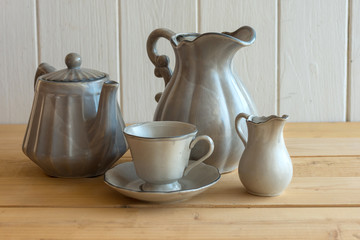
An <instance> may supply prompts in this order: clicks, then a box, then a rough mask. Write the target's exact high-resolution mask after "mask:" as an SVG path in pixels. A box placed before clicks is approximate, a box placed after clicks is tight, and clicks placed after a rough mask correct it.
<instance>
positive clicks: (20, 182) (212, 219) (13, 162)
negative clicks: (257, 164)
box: [0, 123, 360, 239]
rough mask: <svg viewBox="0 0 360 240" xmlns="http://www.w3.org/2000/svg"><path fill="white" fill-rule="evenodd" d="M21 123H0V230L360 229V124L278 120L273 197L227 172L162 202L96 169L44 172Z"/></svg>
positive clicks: (246, 233) (257, 234)
mask: <svg viewBox="0 0 360 240" xmlns="http://www.w3.org/2000/svg"><path fill="white" fill-rule="evenodd" d="M25 128H26V126H25V125H0V239H155V238H156V239H358V238H360V152H359V148H360V142H359V138H360V131H359V129H360V123H288V124H286V128H285V132H284V135H285V142H286V144H287V146H288V149H289V152H290V154H291V156H292V162H293V166H294V176H293V179H292V182H291V184H290V185H289V187H288V188H287V189H286V191H285V192H284V193H283V194H282V195H280V196H278V197H257V196H253V195H249V194H248V193H247V192H246V191H245V189H244V188H243V186H242V184H241V182H240V180H239V178H238V175H237V171H233V172H231V173H228V174H224V175H222V177H221V179H220V181H219V182H218V183H217V184H215V185H214V186H212V187H210V188H209V189H208V190H207V191H205V192H204V193H203V194H200V195H198V196H196V197H194V198H192V199H190V200H187V201H183V202H177V203H171V204H154V203H146V202H142V201H138V200H134V199H131V198H127V197H124V196H122V195H121V194H119V193H117V192H115V191H114V190H112V189H110V188H109V187H108V186H106V185H105V184H104V182H103V177H101V176H100V177H96V178H83V179H62V178H51V177H48V176H46V175H45V174H44V173H43V171H42V170H41V169H40V168H39V167H38V166H36V165H35V164H34V163H33V162H31V161H30V160H29V159H27V157H26V156H25V155H24V154H23V153H22V152H21V144H22V139H23V135H24V132H25ZM336 143H337V144H336ZM319 153H327V154H319ZM130 160H131V155H130V153H126V155H125V156H124V157H122V158H121V159H120V160H119V161H118V162H117V164H119V163H122V162H125V161H130Z"/></svg>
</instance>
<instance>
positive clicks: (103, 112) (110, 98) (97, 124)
mask: <svg viewBox="0 0 360 240" xmlns="http://www.w3.org/2000/svg"><path fill="white" fill-rule="evenodd" d="M118 88H119V83H117V82H115V81H106V82H104V85H103V87H102V89H101V94H100V101H99V107H98V112H97V115H96V118H95V121H94V122H93V124H92V126H91V130H90V133H91V138H92V146H93V148H94V149H95V148H97V147H98V146H102V147H108V148H109V149H113V151H117V153H113V154H114V155H117V154H120V153H121V155H122V154H124V152H125V151H126V150H127V143H126V140H125V136H124V134H123V129H124V128H125V123H124V120H123V118H122V115H121V111H120V107H119V104H118V102H117V99H116V96H117V90H118ZM100 142H101V143H102V144H99V143H100ZM113 146H118V147H115V148H113Z"/></svg>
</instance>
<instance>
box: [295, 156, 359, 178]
mask: <svg viewBox="0 0 360 240" xmlns="http://www.w3.org/2000/svg"><path fill="white" fill-rule="evenodd" d="M291 160H292V163H293V167H294V173H293V174H294V177H360V156H356V157H293V158H292V159H291Z"/></svg>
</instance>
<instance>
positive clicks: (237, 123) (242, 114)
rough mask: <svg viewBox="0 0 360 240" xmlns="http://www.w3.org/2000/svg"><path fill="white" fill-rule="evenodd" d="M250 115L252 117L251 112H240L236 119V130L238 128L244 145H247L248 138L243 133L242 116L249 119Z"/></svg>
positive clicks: (237, 130)
mask: <svg viewBox="0 0 360 240" xmlns="http://www.w3.org/2000/svg"><path fill="white" fill-rule="evenodd" d="M249 117H250V115H249V114H246V113H239V115H237V116H236V119H235V130H236V132H237V134H238V135H239V137H240V139H241V141H242V143H243V144H244V147H246V142H247V139H246V136H245V135H244V134H243V133H242V131H241V129H240V126H239V123H240V120H241V119H242V118H245V119H248V118H249Z"/></svg>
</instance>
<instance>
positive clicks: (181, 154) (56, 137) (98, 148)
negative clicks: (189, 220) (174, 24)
mask: <svg viewBox="0 0 360 240" xmlns="http://www.w3.org/2000/svg"><path fill="white" fill-rule="evenodd" d="M255 37H256V34H255V31H254V30H253V29H252V28H251V27H248V26H244V27H241V28H239V29H238V30H236V31H234V32H231V33H230V32H223V33H204V34H198V33H179V34H176V33H174V32H172V31H170V30H168V29H156V30H154V31H153V32H152V33H151V34H150V35H149V37H148V40H147V46H146V47H147V52H148V56H149V58H150V61H151V62H152V63H153V64H154V65H155V76H157V77H162V78H163V79H164V81H165V89H164V92H162V93H158V94H156V96H155V100H156V101H157V102H158V104H157V108H156V110H155V114H154V121H152V122H143V123H138V124H133V125H130V126H127V127H125V124H124V121H123V119H122V115H121V111H120V107H119V104H118V102H117V100H116V94H117V89H118V87H119V84H118V83H117V82H115V81H111V80H110V79H109V76H108V75H107V74H106V73H102V72H99V71H96V70H92V69H86V68H81V57H80V55H78V54H76V53H70V54H68V55H67V56H66V58H65V63H66V65H67V67H68V68H67V69H63V70H59V71H56V69H55V68H54V67H52V66H50V65H49V64H46V63H42V64H40V65H39V67H38V69H37V72H36V75H35V95H34V101H33V106H32V111H31V114H30V118H29V122H28V127H27V129H26V133H25V137H24V142H23V147H22V148H23V152H24V153H25V155H26V156H28V157H29V158H30V159H31V160H32V161H33V162H34V163H36V164H37V165H38V166H39V167H40V168H42V169H43V171H44V172H45V173H46V174H47V175H49V176H53V177H65V178H81V177H95V176H99V175H103V174H104V181H105V183H106V184H107V185H108V186H110V187H111V188H113V189H115V190H116V191H118V192H120V193H121V194H123V195H125V196H128V197H132V198H135V199H139V200H143V201H149V202H159V203H161V202H175V201H180V200H186V199H189V198H191V197H193V196H195V195H197V194H200V193H202V192H203V191H205V190H206V189H208V188H209V187H210V186H212V185H214V184H215V183H216V182H217V181H219V179H220V177H221V174H223V173H227V172H231V171H233V170H234V169H236V168H237V167H238V173H239V177H240V180H241V182H242V183H243V186H244V187H245V189H246V190H247V191H248V192H249V193H251V194H254V195H258V196H276V195H279V194H281V193H282V192H283V191H284V189H285V188H286V187H287V186H288V184H289V183H290V181H291V178H292V171H293V170H292V163H291V159H290V156H289V153H288V151H287V149H286V146H285V143H284V138H283V128H284V124H285V121H286V119H287V118H288V116H287V115H283V116H282V117H279V116H275V115H272V116H269V117H258V116H256V115H257V113H256V108H255V105H254V103H253V101H252V100H251V97H250V95H249V93H248V92H247V90H246V89H245V87H244V86H243V84H242V83H241V81H240V80H239V78H238V77H237V76H236V75H234V74H233V71H232V59H233V56H234V55H235V53H236V52H237V51H238V50H239V49H240V48H242V47H246V46H249V45H251V44H252V43H253V42H254V41H255ZM160 38H165V39H167V40H169V42H170V44H171V46H172V48H173V50H174V52H175V56H176V63H175V69H174V71H173V72H172V70H171V69H170V68H169V66H168V63H169V58H168V57H167V56H165V55H158V52H157V49H156V44H157V41H158V40H159V39H160ZM241 119H245V121H242V120H241ZM128 148H129V149H130V152H131V155H132V158H133V160H132V161H131V162H125V163H120V164H118V165H116V166H114V167H113V165H114V163H115V162H116V161H117V160H118V159H119V158H120V157H121V156H122V155H123V154H124V153H125V152H126V151H127V150H128ZM240 159H241V160H240Z"/></svg>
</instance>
